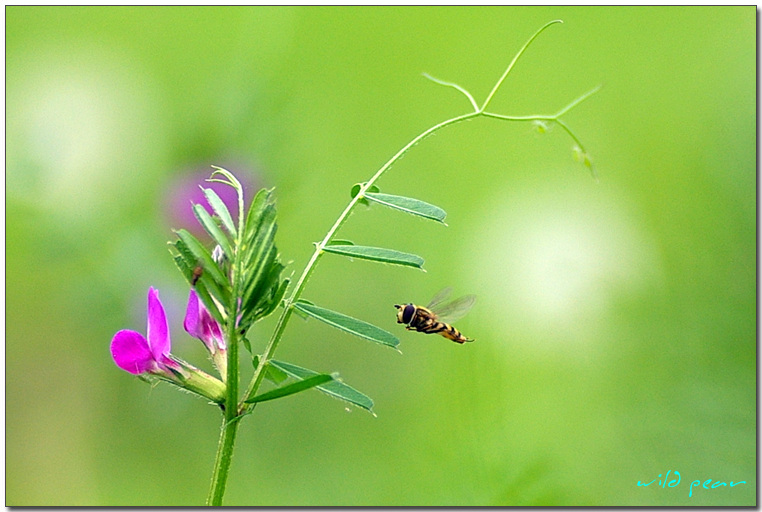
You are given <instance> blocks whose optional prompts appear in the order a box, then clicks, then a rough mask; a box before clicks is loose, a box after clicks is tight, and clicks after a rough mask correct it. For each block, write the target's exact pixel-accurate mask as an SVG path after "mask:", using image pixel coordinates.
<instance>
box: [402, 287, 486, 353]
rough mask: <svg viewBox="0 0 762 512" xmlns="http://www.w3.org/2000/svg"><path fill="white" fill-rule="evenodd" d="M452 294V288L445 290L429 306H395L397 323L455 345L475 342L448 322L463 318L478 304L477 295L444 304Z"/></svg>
mask: <svg viewBox="0 0 762 512" xmlns="http://www.w3.org/2000/svg"><path fill="white" fill-rule="evenodd" d="M450 292H452V288H445V289H444V290H442V291H440V292H439V293H437V294H436V295H435V296H434V298H433V299H431V302H429V304H428V306H426V307H425V308H424V307H422V306H416V305H415V304H412V303H410V304H402V305H400V304H395V305H394V307H395V308H397V323H398V324H407V327H405V329H407V330H408V331H412V330H416V331H418V332H423V333H426V334H439V335H441V336H444V337H445V338H447V339H448V340H452V341H454V342H455V343H465V342H467V341H474V340H472V339H470V338H466V337H465V336H463V335H462V334H461V333H460V331H459V330H457V329H456V328H455V327H453V326H452V325H450V324H448V323H445V322H446V321H449V322H454V321H456V320H458V319H459V318H462V317H463V316H464V315H465V314H466V313H468V311H469V310H470V309H471V306H473V305H474V302H476V296H475V295H464V296H463V297H460V298H459V299H455V300H453V301H452V302H448V303H446V304H442V303H443V302H444V301H445V299H447V297H448V296H449V295H450Z"/></svg>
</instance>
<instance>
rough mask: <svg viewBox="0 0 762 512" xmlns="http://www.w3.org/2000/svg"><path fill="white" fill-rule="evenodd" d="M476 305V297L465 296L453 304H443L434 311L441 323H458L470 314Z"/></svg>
mask: <svg viewBox="0 0 762 512" xmlns="http://www.w3.org/2000/svg"><path fill="white" fill-rule="evenodd" d="M474 303H476V295H464V296H463V297H460V298H458V299H455V300H454V301H452V302H448V303H447V304H443V305H442V306H440V307H439V308H435V309H434V310H433V311H434V313H435V314H436V315H437V318H438V319H439V321H440V322H457V321H458V320H460V319H461V318H463V317H464V316H466V313H468V312H469V311H470V310H471V308H472V307H473V305H474Z"/></svg>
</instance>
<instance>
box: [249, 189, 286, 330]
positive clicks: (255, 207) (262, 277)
mask: <svg viewBox="0 0 762 512" xmlns="http://www.w3.org/2000/svg"><path fill="white" fill-rule="evenodd" d="M277 229H278V225H277V223H276V212H275V202H274V200H273V197H272V190H265V189H262V190H260V191H259V192H258V193H257V195H256V196H255V197H254V200H253V201H252V203H251V207H250V208H249V212H248V214H247V216H246V224H245V228H244V233H243V237H242V238H243V243H242V245H241V251H242V255H241V271H242V275H243V281H244V283H245V286H244V288H243V290H242V291H241V299H242V302H241V313H242V317H241V321H240V325H241V327H242V328H243V329H247V328H248V327H249V326H250V325H251V324H253V323H254V322H256V321H257V320H259V319H260V318H262V317H264V316H266V315H268V314H270V313H272V311H273V310H274V309H275V308H276V307H277V305H278V304H279V303H280V301H281V299H282V298H283V294H284V293H285V291H286V287H287V286H288V283H287V280H283V281H282V280H281V277H280V275H281V272H282V271H283V268H284V267H283V265H282V264H281V263H280V261H279V258H278V251H277V248H276V247H275V233H276V231H277Z"/></svg>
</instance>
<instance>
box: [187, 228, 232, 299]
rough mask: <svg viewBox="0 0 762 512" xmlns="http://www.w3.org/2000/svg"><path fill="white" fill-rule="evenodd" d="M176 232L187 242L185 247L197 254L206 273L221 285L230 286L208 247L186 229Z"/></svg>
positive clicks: (197, 259) (196, 256)
mask: <svg viewBox="0 0 762 512" xmlns="http://www.w3.org/2000/svg"><path fill="white" fill-rule="evenodd" d="M176 233H177V236H179V237H180V240H182V242H183V244H185V247H187V248H188V250H189V251H190V252H191V253H192V254H193V256H195V258H196V261H197V262H199V263H200V264H202V266H203V267H204V274H205V275H210V276H211V277H212V278H214V281H215V282H216V283H217V284H219V285H220V286H226V287H229V286H230V283H229V282H228V279H227V277H226V276H225V275H224V274H223V273H222V271H221V270H220V268H219V267H218V266H217V263H215V262H214V260H213V259H212V255H211V254H210V253H209V251H208V250H207V249H206V247H204V246H203V245H202V244H201V242H199V241H198V240H197V239H196V237H195V236H193V235H191V234H190V233H189V232H188V231H186V230H184V229H178V230H177V231H176Z"/></svg>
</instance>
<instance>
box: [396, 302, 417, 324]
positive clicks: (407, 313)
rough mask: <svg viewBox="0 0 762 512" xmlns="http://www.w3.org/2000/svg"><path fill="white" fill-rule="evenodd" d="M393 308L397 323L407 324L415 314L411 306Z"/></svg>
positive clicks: (397, 305) (413, 307)
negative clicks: (395, 310)
mask: <svg viewBox="0 0 762 512" xmlns="http://www.w3.org/2000/svg"><path fill="white" fill-rule="evenodd" d="M394 307H395V308H397V323H398V324H409V323H410V321H411V320H412V319H413V315H414V314H415V306H413V305H412V304H405V305H404V306H400V305H399V304H395V305H394Z"/></svg>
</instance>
